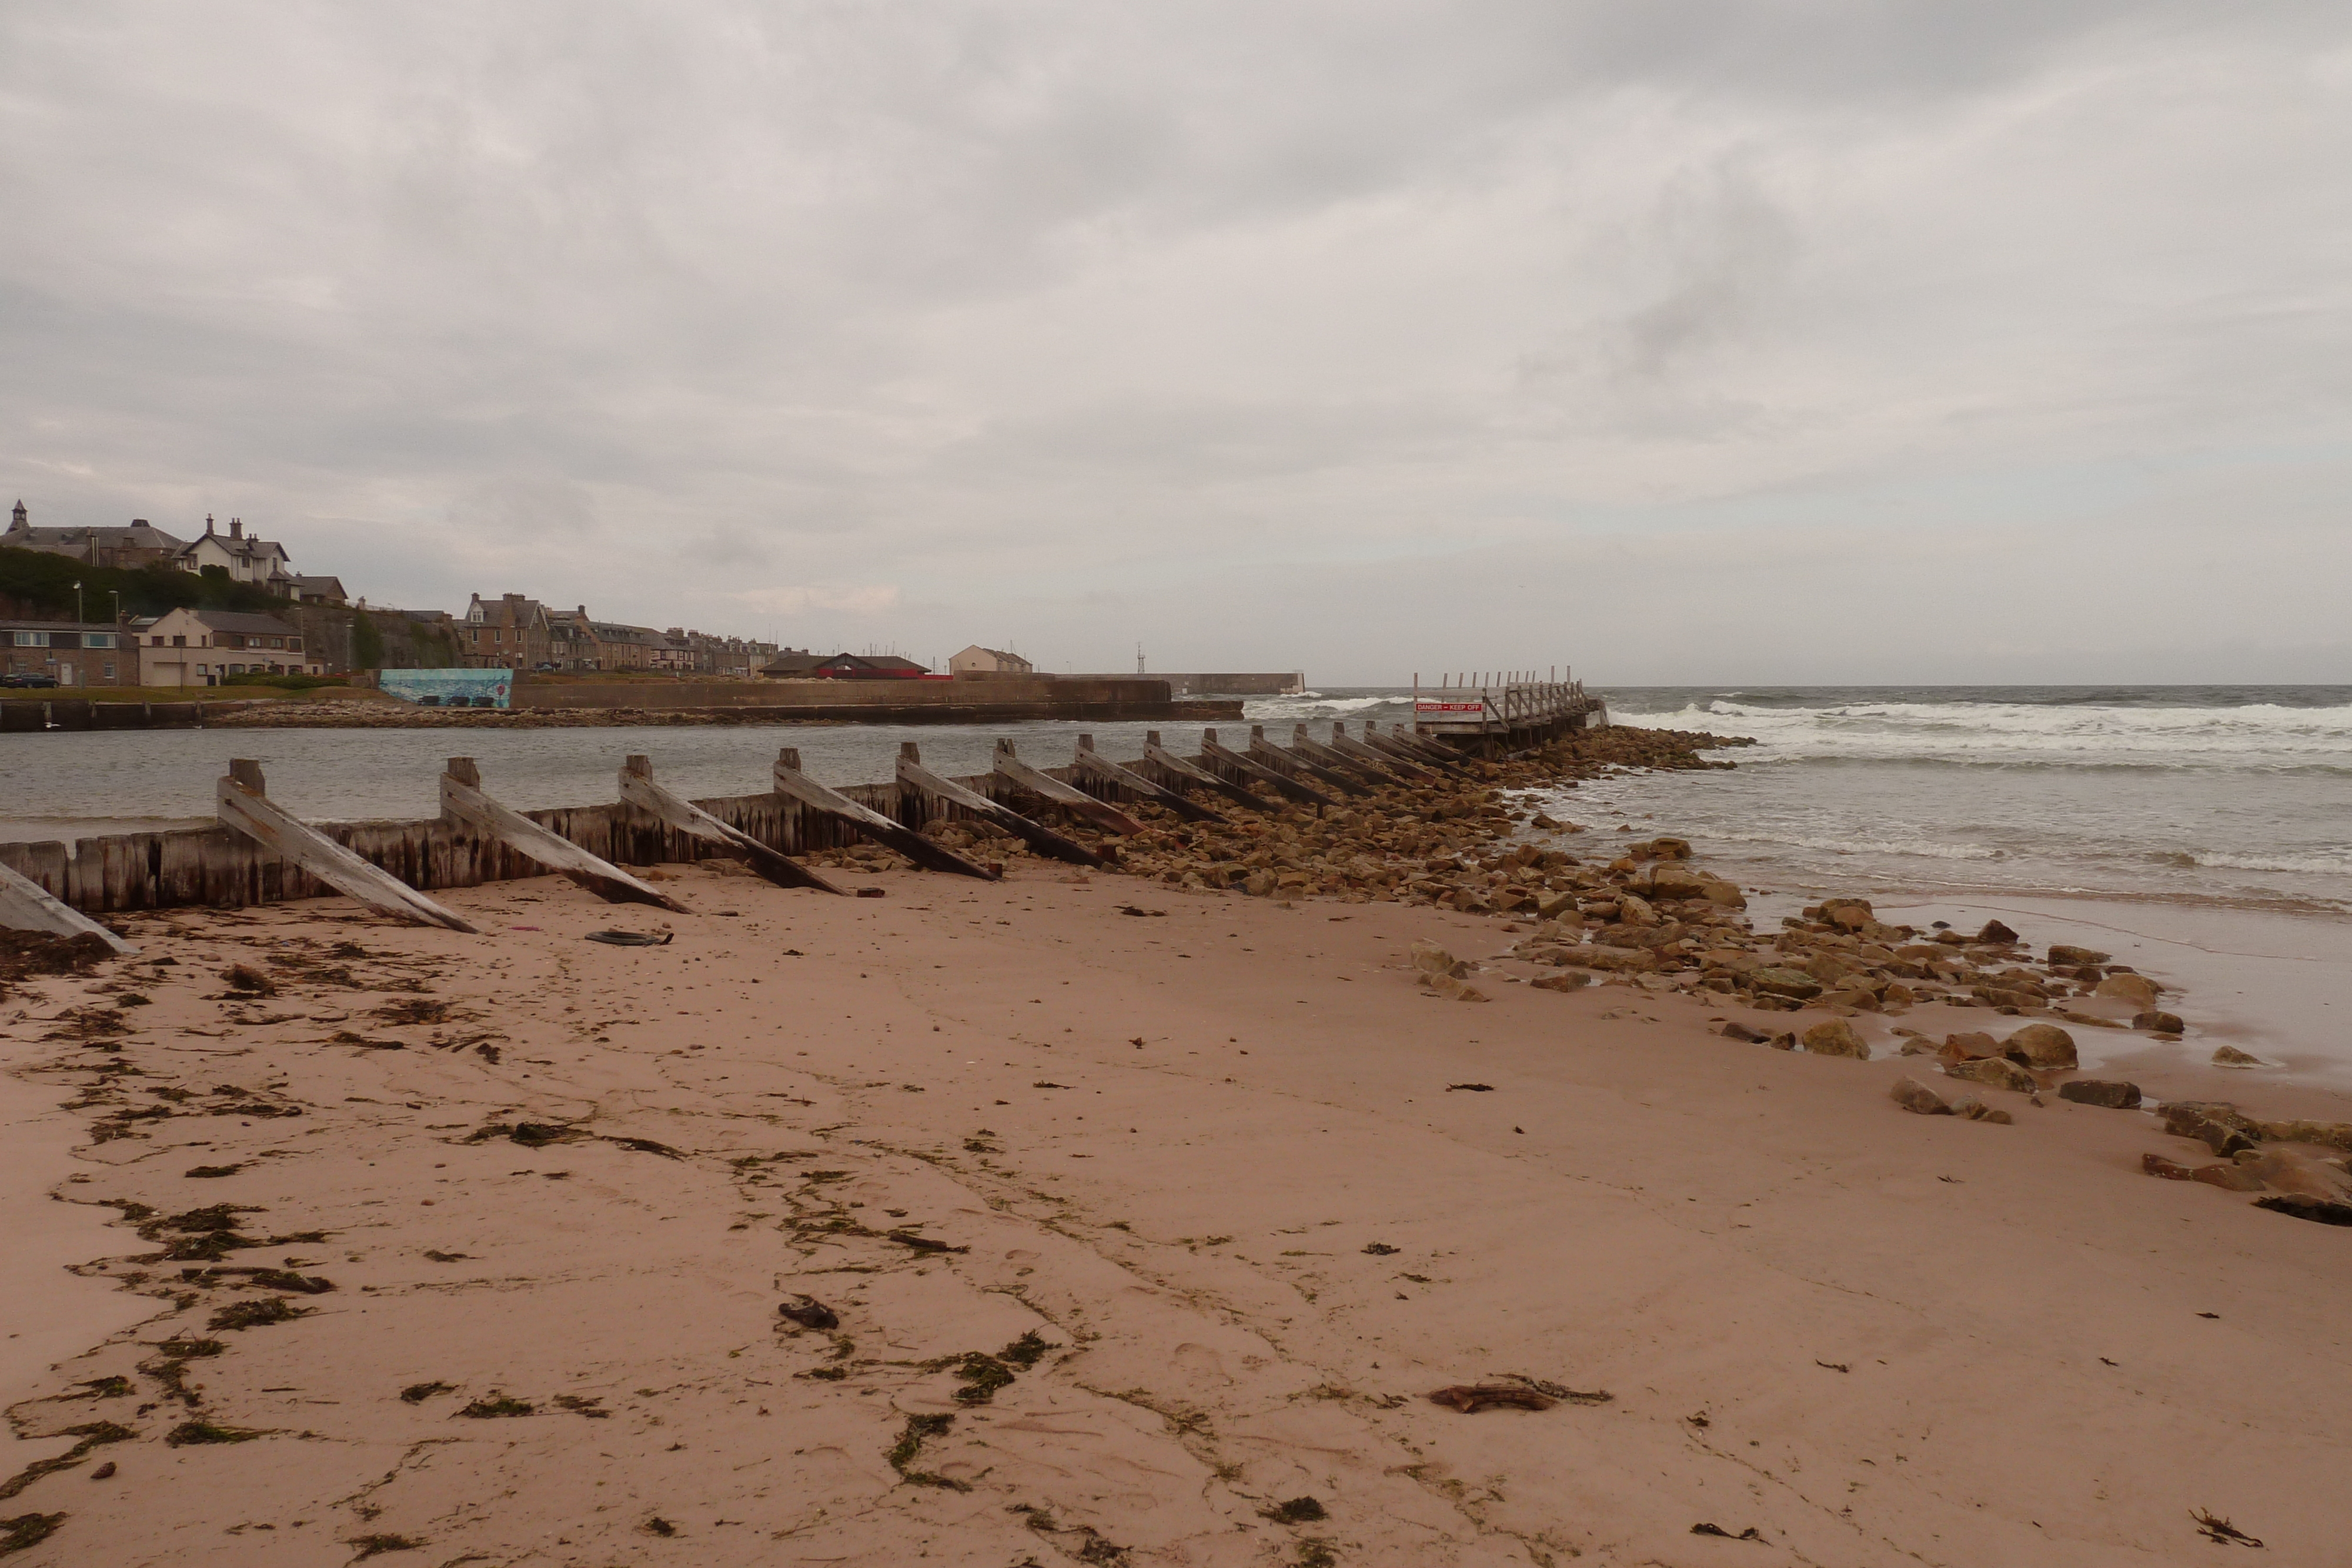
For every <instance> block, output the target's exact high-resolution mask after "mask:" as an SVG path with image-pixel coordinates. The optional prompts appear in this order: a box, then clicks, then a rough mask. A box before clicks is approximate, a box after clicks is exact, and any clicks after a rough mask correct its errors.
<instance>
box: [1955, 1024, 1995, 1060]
mask: <svg viewBox="0 0 2352 1568" xmlns="http://www.w3.org/2000/svg"><path fill="white" fill-rule="evenodd" d="M2000 1053H2001V1052H2000V1041H1999V1040H1995V1039H1993V1037H1992V1036H1990V1035H1989V1034H1987V1033H1985V1032H1984V1031H1983V1030H1969V1032H1968V1033H1966V1034H1948V1035H1946V1036H1945V1037H1944V1048H1943V1055H1944V1056H1945V1057H1947V1058H1948V1059H1949V1060H1951V1061H1983V1060H1984V1059H1985V1058H1986V1057H1988V1056H1999V1055H2000Z"/></svg>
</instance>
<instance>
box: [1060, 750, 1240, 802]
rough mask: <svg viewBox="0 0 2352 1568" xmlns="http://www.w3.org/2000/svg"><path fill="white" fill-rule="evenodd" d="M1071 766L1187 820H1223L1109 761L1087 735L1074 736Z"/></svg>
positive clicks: (1161, 786)
mask: <svg viewBox="0 0 2352 1568" xmlns="http://www.w3.org/2000/svg"><path fill="white" fill-rule="evenodd" d="M1071 766H1072V767H1073V768H1076V770H1077V771H1078V772H1080V773H1084V774H1087V776H1089V777H1090V778H1095V779H1101V780H1102V781H1103V782H1104V783H1106V784H1115V785H1117V786H1118V788H1120V789H1127V790H1131V791H1133V792H1134V793H1135V794H1138V795H1140V796H1142V797H1143V798H1144V799H1145V800H1150V801H1152V802H1153V803H1154V804H1157V805H1161V806H1165V807H1167V808H1168V809H1169V810H1171V811H1173V812H1175V813H1176V814H1177V815H1178V816H1180V817H1183V818H1185V819H1187V820H1189V821H1195V822H1222V821H1224V818H1223V817H1221V816H1219V815H1218V814H1217V813H1216V812H1214V811H1212V810H1209V809H1208V808H1207V807H1206V806H1196V805H1194V804H1193V803H1192V801H1190V800H1186V799H1184V797H1183V796H1181V795H1180V794H1178V793H1177V792H1176V791H1175V790H1173V789H1168V788H1167V787H1166V786H1164V785H1160V784H1155V783H1153V782H1152V781H1151V780H1150V779H1146V778H1145V777H1144V776H1143V775H1142V774H1140V773H1134V772H1130V771H1129V770H1128V769H1127V768H1122V767H1120V766H1119V765H1118V763H1116V762H1113V761H1112V760H1111V759H1110V758H1108V757H1105V756H1104V755H1103V754H1102V753H1101V752H1099V751H1097V750H1096V749H1095V737H1093V736H1091V735H1081V736H1080V737H1078V749H1077V754H1076V757H1075V758H1072V761H1071Z"/></svg>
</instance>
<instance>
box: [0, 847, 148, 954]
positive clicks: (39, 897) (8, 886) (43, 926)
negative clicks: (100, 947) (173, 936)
mask: <svg viewBox="0 0 2352 1568" xmlns="http://www.w3.org/2000/svg"><path fill="white" fill-rule="evenodd" d="M0 925H5V926H6V927H7V928H8V929H9V930H11V931H46V932H47V933H48V934H49V935H51V936H95V937H97V938H98V939H99V940H100V941H101V942H103V943H105V944H106V945H107V946H110V947H111V948H113V949H114V950H115V951H116V952H117V953H136V952H137V951H139V949H138V948H137V947H136V946H133V945H132V944H131V943H129V942H125V941H124V940H123V939H122V938H121V937H120V936H116V935H115V934H114V933H113V932H111V931H109V930H108V929H107V928H106V927H105V926H103V925H100V924H99V923H98V922H97V921H95V920H92V919H91V918H90V917H89V915H84V914H83V913H82V912H81V911H80V910H79V909H76V908H75V907H74V906H73V905H72V904H68V903H66V902H65V901H64V900H62V899H58V898H52V897H50V896H49V893H48V890H47V889H46V888H44V887H43V886H42V885H41V884H40V883H37V882H35V881H34V880H33V879H32V878H30V877H28V876H26V875H25V874H23V873H20V872H18V871H16V870H15V869H14V868H12V867H10V866H6V865H0Z"/></svg>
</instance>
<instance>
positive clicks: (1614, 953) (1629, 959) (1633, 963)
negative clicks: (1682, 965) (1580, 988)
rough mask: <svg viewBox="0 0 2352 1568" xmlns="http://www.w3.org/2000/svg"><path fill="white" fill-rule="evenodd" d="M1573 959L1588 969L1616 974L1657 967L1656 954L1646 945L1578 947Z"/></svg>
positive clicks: (1637, 971) (1641, 971)
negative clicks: (1603, 970)
mask: <svg viewBox="0 0 2352 1568" xmlns="http://www.w3.org/2000/svg"><path fill="white" fill-rule="evenodd" d="M1573 961H1574V962H1576V963H1579V964H1581V965H1583V966H1584V967H1586V968H1588V969H1607V970H1610V971H1611V972H1612V973H1616V974H1629V973H1644V972H1647V971H1648V970H1651V969H1654V968H1656V967H1658V956H1657V955H1656V954H1655V953H1654V952H1652V951H1651V950H1650V949H1649V948H1647V947H1607V946H1596V947H1579V948H1578V949H1576V956H1575V958H1574V960H1573Z"/></svg>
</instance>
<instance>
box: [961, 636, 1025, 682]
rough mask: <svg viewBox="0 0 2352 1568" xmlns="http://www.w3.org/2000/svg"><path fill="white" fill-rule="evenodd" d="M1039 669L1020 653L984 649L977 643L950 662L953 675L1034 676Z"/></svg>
mask: <svg viewBox="0 0 2352 1568" xmlns="http://www.w3.org/2000/svg"><path fill="white" fill-rule="evenodd" d="M1036 673H1037V667H1036V666H1035V665H1034V664H1031V663H1030V662H1029V661H1028V660H1026V659H1024V658H1023V657H1022V656H1021V655H1020V654H1018V653H1006V652H1005V651H1004V650H1003V649H1002V648H983V647H982V646H981V645H980V644H979V643H973V644H972V645H971V647H969V648H966V649H965V650H964V651H963V652H962V653H957V654H955V655H953V656H952V657H950V659H949V660H948V674H951V675H1034V674H1036Z"/></svg>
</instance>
